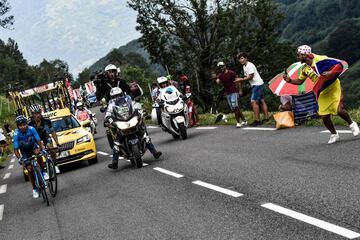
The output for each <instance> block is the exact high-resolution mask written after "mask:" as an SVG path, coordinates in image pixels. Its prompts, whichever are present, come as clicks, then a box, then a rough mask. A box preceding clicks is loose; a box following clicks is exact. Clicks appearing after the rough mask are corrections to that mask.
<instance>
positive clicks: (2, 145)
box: [0, 128, 10, 156]
mask: <svg viewBox="0 0 360 240" xmlns="http://www.w3.org/2000/svg"><path fill="white" fill-rule="evenodd" d="M5 151H6V152H10V151H9V145H8V143H7V141H6V136H5V135H4V131H3V130H2V129H1V128H0V156H3V155H4V152H5Z"/></svg>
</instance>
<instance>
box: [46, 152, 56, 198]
mask: <svg viewBox="0 0 360 240" xmlns="http://www.w3.org/2000/svg"><path fill="white" fill-rule="evenodd" d="M47 172H48V175H49V181H48V187H49V192H50V195H51V196H52V197H55V196H56V193H57V174H56V170H55V164H54V162H53V161H52V160H51V159H48V164H47Z"/></svg>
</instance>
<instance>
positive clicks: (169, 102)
mask: <svg viewBox="0 0 360 240" xmlns="http://www.w3.org/2000/svg"><path fill="white" fill-rule="evenodd" d="M179 101H180V98H176V99H175V100H174V99H172V100H169V101H166V103H167V104H168V105H176V104H177V103H178V102H179Z"/></svg>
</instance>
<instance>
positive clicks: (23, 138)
mask: <svg viewBox="0 0 360 240" xmlns="http://www.w3.org/2000/svg"><path fill="white" fill-rule="evenodd" d="M40 141H41V140H40V137H39V134H38V133H37V131H36V129H35V128H33V127H31V126H28V127H27V129H26V132H25V133H23V132H21V130H20V129H16V130H15V133H14V149H15V150H16V149H20V151H24V152H28V151H32V150H33V149H34V148H35V146H37V143H36V142H40Z"/></svg>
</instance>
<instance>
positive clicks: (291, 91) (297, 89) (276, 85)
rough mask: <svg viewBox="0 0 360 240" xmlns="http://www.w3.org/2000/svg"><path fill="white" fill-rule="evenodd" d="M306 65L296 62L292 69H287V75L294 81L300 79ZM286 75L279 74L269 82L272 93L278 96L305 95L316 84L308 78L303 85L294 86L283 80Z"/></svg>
mask: <svg viewBox="0 0 360 240" xmlns="http://www.w3.org/2000/svg"><path fill="white" fill-rule="evenodd" d="M303 65H304V63H301V62H296V63H293V64H291V65H290V67H288V68H287V73H288V75H289V76H290V77H291V78H292V79H296V78H298V76H299V74H300V68H301V67H302V66H303ZM283 75H284V73H279V74H278V75H276V76H275V77H274V78H273V79H271V81H270V82H269V88H270V89H271V91H272V92H273V93H274V94H276V95H278V96H284V95H299V94H303V93H308V92H310V91H311V90H312V89H313V87H314V84H313V82H312V81H311V79H310V78H307V79H306V80H305V81H304V83H303V84H301V85H294V84H290V83H287V82H286V81H285V80H284V78H283Z"/></svg>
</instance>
